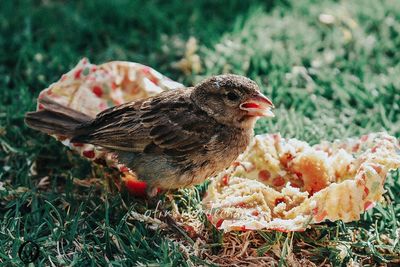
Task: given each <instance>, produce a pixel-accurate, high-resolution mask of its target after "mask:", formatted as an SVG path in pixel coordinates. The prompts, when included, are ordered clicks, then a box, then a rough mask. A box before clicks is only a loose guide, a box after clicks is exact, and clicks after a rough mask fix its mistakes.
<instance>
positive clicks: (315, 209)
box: [312, 207, 318, 216]
mask: <svg viewBox="0 0 400 267" xmlns="http://www.w3.org/2000/svg"><path fill="white" fill-rule="evenodd" d="M312 213H313V215H314V216H315V215H317V213H318V207H315V208H313V209H312Z"/></svg>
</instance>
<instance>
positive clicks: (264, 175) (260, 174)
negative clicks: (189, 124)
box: [258, 170, 271, 181]
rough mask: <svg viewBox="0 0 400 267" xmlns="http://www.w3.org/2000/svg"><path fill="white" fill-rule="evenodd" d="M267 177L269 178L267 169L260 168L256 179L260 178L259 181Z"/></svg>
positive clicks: (269, 174)
mask: <svg viewBox="0 0 400 267" xmlns="http://www.w3.org/2000/svg"><path fill="white" fill-rule="evenodd" d="M269 178H271V173H270V172H269V171H267V170H261V171H260V172H259V173H258V179H260V180H261V181H268V180H269Z"/></svg>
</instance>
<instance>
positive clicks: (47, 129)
mask: <svg viewBox="0 0 400 267" xmlns="http://www.w3.org/2000/svg"><path fill="white" fill-rule="evenodd" d="M39 103H40V104H41V105H42V106H43V109H41V110H39V111H35V112H28V113H26V114H25V123H26V124H27V125H28V126H29V127H31V128H32V129H35V130H39V131H41V132H44V133H47V134H57V135H63V136H66V137H73V136H75V135H77V134H78V133H77V132H76V129H77V127H78V126H80V125H82V124H83V123H85V122H88V121H90V120H92V119H93V118H92V117H90V116H88V115H86V114H84V113H82V112H79V111H76V110H73V109H71V108H69V107H66V106H64V105H61V104H58V103H57V102H55V101H53V100H52V99H50V98H48V97H43V98H41V99H39Z"/></svg>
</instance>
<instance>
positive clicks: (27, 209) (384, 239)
mask: <svg viewBox="0 0 400 267" xmlns="http://www.w3.org/2000/svg"><path fill="white" fill-rule="evenodd" d="M140 2H141V3H139V1H129V0H115V1H106V0H104V1H103V0H101V1H76V2H75V1H51V0H46V1H45V0H42V1H39V0H38V1H27V0H25V1H23V0H20V1H11V0H3V1H0V88H1V90H0V103H1V105H0V264H3V265H4V266H21V264H22V263H21V261H20V259H19V258H18V255H17V254H18V249H19V247H20V245H21V244H22V242H23V241H24V240H27V239H31V240H34V241H35V242H36V243H38V244H39V246H40V248H41V253H40V256H39V258H38V259H37V260H36V262H35V266H51V265H52V266H91V265H92V266H94V265H102V266H104V265H107V264H110V265H113V266H131V265H137V264H152V265H167V266H169V265H191V264H210V261H209V260H208V259H206V258H204V257H196V256H188V254H187V253H186V252H185V251H184V249H182V243H181V242H177V241H176V239H170V238H169V236H167V234H166V233H165V232H164V231H160V230H156V231H153V230H150V229H148V228H147V227H146V226H145V224H144V223H141V222H138V221H135V220H133V219H132V218H131V217H130V216H129V214H130V212H131V211H137V212H139V213H140V212H143V211H144V210H145V209H146V205H147V203H145V202H143V201H139V200H136V199H134V198H132V197H131V196H128V195H126V194H119V193H116V192H115V190H113V188H112V187H111V189H110V190H107V188H106V187H100V188H99V187H96V186H91V187H82V186H79V185H77V184H76V183H75V182H74V179H75V178H81V179H83V178H93V177H99V176H101V174H99V173H98V172H97V170H96V169H92V167H91V166H90V165H89V164H88V163H87V162H86V161H85V160H83V159H80V158H78V157H76V156H75V155H73V154H71V153H70V152H68V150H67V149H66V148H65V147H63V146H62V145H61V144H59V143H57V142H56V141H55V140H53V139H51V138H49V137H47V136H44V135H42V134H38V133H37V132H35V131H32V130H29V129H27V128H26V127H25V126H24V124H23V116H24V113H25V112H26V111H29V110H33V109H34V107H35V98H36V97H37V95H38V93H39V91H40V90H42V89H43V88H45V87H47V86H48V85H49V84H50V83H52V82H54V81H56V80H58V79H59V77H60V75H61V74H62V73H65V72H66V71H67V70H69V69H70V68H71V67H73V66H74V65H75V64H76V63H77V61H78V60H79V59H80V58H81V57H83V56H86V57H88V58H90V60H91V61H92V62H94V63H102V62H105V61H110V60H129V61H137V62H141V63H143V64H146V65H149V66H152V67H154V68H155V69H157V70H159V71H161V72H163V73H165V74H166V75H168V76H170V77H171V78H172V79H175V80H178V81H181V82H184V83H185V84H192V83H194V82H196V81H198V80H200V79H201V78H202V77H204V76H209V75H211V74H220V73H222V72H234V73H238V74H244V75H246V76H249V77H250V78H252V79H254V80H256V81H257V82H259V84H261V85H262V86H263V90H264V92H265V93H266V94H267V95H268V96H270V97H271V98H272V99H273V101H274V103H275V105H276V106H277V107H278V108H277V111H276V115H277V116H276V118H275V119H273V120H270V121H263V122H260V123H259V124H258V126H257V132H258V133H262V132H278V131H279V132H281V134H282V135H283V136H285V137H297V138H300V139H302V140H305V141H308V142H311V143H315V142H318V141H319V140H321V139H326V140H333V139H335V138H342V137H348V136H354V135H360V134H364V133H369V132H372V131H380V130H387V131H388V132H389V133H391V134H393V135H395V136H397V137H400V107H399V103H400V79H399V77H400V65H399V62H400V54H399V50H398V49H399V47H400V2H399V1H396V0H392V1H390V0H386V1H375V0H365V1H364V0H354V1H312V0H301V1H289V0H286V1H285V0H282V1H273V0H269V1H248V2H246V1H237V2H234V1H231V3H229V4H228V3H222V2H221V3H219V2H216V1H211V0H210V1H184V3H183V2H182V1H178V0H172V1H154V0H150V1H140ZM321 14H329V15H332V16H333V17H332V16H324V15H322V16H321ZM332 18H333V20H332ZM190 37H194V38H196V39H197V41H198V50H197V52H196V53H197V54H198V55H199V56H200V60H201V65H202V69H201V71H199V72H197V73H196V72H190V73H186V74H184V73H183V72H182V71H181V70H179V69H176V68H175V67H174V66H175V65H174V64H173V62H176V61H178V60H180V59H181V58H182V57H184V53H185V43H186V42H187V40H188V39H189V38H190ZM46 177H47V179H48V180H47V181H48V182H49V184H46V179H45V178H46ZM399 180H400V179H399V172H395V173H392V175H391V176H390V177H389V178H388V180H387V183H386V189H387V193H386V194H385V199H386V202H385V203H383V204H379V205H378V206H377V207H376V208H374V209H372V210H371V211H368V212H367V213H366V214H364V215H363V216H362V220H361V221H359V222H356V223H350V224H343V223H341V222H335V223H329V224H327V225H324V227H316V228H315V229H313V230H310V231H307V232H305V233H296V234H289V235H287V234H281V233H259V235H261V237H262V238H263V240H264V242H263V243H262V244H260V245H259V247H257V249H258V251H259V252H260V255H264V256H265V255H267V256H270V257H271V263H274V264H279V265H292V264H294V263H296V262H297V263H298V262H299V261H300V260H303V261H301V262H302V263H303V265H305V264H306V263H307V264H311V262H314V263H315V264H328V265H335V266H340V265H345V264H351V263H353V264H354V263H355V262H361V263H363V264H364V265H367V264H370V265H385V264H388V265H393V266H394V265H396V263H397V264H399V260H398V259H399V257H400V241H399V239H400V230H399V229H400V223H399V218H400V197H399V195H400V181H399ZM203 190H204V186H199V187H198V188H197V189H188V190H182V191H181V192H178V193H177V195H180V196H181V197H183V199H184V200H186V201H182V200H181V201H180V202H178V204H179V205H180V207H182V208H183V209H184V208H185V207H187V206H190V207H192V208H193V207H197V205H198V204H199V201H200V198H199V196H198V194H197V192H199V191H200V192H201V191H203ZM326 226H327V227H326ZM355 230H357V231H355ZM212 237H213V238H214V240H216V241H215V243H216V244H211V243H209V245H212V246H213V249H212V250H211V249H210V251H211V252H213V253H217V252H218V246H219V245H220V244H218V238H219V237H220V234H219V233H217V232H216V231H213V234H212ZM289 254H290V255H289ZM293 255H294V258H295V260H293V257H291V256H293ZM289 256H290V257H289Z"/></svg>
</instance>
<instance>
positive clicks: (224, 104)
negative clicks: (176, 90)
mask: <svg viewBox="0 0 400 267" xmlns="http://www.w3.org/2000/svg"><path fill="white" fill-rule="evenodd" d="M191 97H192V99H193V101H194V102H195V103H196V104H197V105H198V106H199V107H200V108H201V109H202V110H204V111H205V112H207V114H208V115H210V116H212V117H213V118H214V119H215V120H216V121H218V122H220V123H223V124H226V125H230V126H236V127H240V128H249V127H253V126H254V123H255V121H256V119H257V118H259V117H273V116H274V114H273V113H272V111H271V109H272V108H274V105H273V104H272V102H271V100H269V99H268V98H267V97H266V96H264V95H263V94H262V93H261V92H260V89H259V87H258V86H257V84H256V83H255V82H254V81H252V80H250V79H248V78H246V77H243V76H239V75H233V74H227V75H219V76H213V77H211V78H209V79H206V80H204V81H202V82H201V83H199V84H198V85H196V86H195V87H194V88H193V92H192V94H191Z"/></svg>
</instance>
